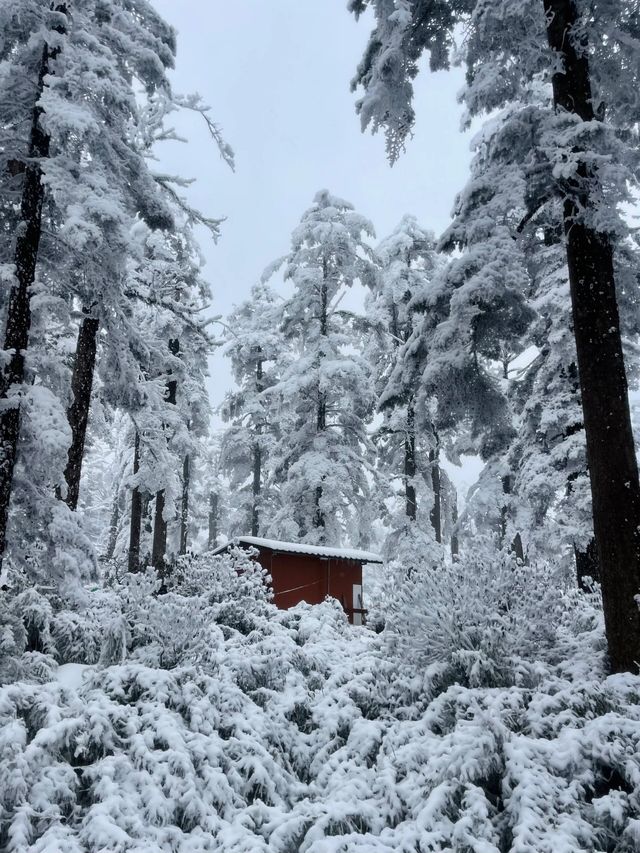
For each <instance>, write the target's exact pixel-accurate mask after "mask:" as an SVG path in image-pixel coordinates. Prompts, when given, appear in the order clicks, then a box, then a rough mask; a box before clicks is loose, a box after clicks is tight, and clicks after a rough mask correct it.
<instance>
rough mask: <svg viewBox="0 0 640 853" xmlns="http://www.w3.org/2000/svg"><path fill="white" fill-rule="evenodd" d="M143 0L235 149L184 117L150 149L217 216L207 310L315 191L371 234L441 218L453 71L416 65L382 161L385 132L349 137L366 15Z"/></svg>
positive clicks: (216, 364)
mask: <svg viewBox="0 0 640 853" xmlns="http://www.w3.org/2000/svg"><path fill="white" fill-rule="evenodd" d="M154 2H155V5H156V7H157V8H158V10H159V11H160V12H161V13H162V14H163V16H164V17H165V18H166V19H167V20H168V21H169V22H170V23H171V24H173V25H174V26H175V28H176V29H177V31H178V57H177V63H176V71H175V73H174V75H173V83H174V88H175V90H176V91H178V92H181V93H190V92H193V91H197V92H199V93H200V94H201V95H202V96H203V98H204V99H205V100H206V101H207V103H208V104H209V105H210V106H211V107H212V109H213V113H214V116H215V118H216V120H217V121H218V123H219V124H220V125H221V126H222V128H223V130H224V134H225V138H226V140H227V141H228V142H229V143H230V144H231V146H232V147H233V149H234V151H235V154H236V171H235V173H231V172H230V171H229V170H228V169H227V167H226V166H225V164H224V163H223V162H222V161H221V160H220V158H219V156H218V153H217V151H216V150H215V148H214V146H213V144H212V142H211V140H210V138H209V137H208V133H207V131H206V129H205V128H204V125H203V124H202V123H199V122H198V121H197V119H196V117H186V118H185V119H180V122H179V125H178V127H179V130H180V131H181V133H182V134H183V135H185V136H187V137H188V138H189V140H190V142H189V144H188V145H178V144H175V143H173V144H171V145H166V146H165V147H164V149H163V151H162V166H163V168H166V169H168V170H169V169H170V170H172V171H174V172H176V173H179V174H181V175H183V176H185V177H195V178H197V183H196V184H195V185H194V186H193V187H192V188H191V189H190V190H189V196H190V199H191V201H192V202H193V203H194V204H195V205H196V206H197V207H199V208H200V209H201V210H203V211H204V212H206V213H207V214H211V215H215V216H226V218H227V219H226V222H225V223H224V225H223V229H222V237H221V239H220V241H219V243H218V245H217V246H216V245H213V244H212V242H211V240H209V239H207V238H206V235H202V237H203V239H202V241H201V242H202V249H203V252H204V255H205V257H206V259H207V266H206V269H205V275H206V277H207V279H208V280H209V282H210V283H211V286H212V289H213V295H214V306H213V307H214V312H215V313H218V314H227V313H228V312H229V310H230V309H231V308H232V306H233V305H234V304H236V303H238V302H241V301H242V300H243V299H245V298H246V297H247V295H248V292H249V289H250V288H251V286H252V285H253V284H254V283H255V282H256V281H257V280H258V279H259V277H260V275H261V273H262V271H263V269H264V268H265V267H266V266H267V264H269V263H270V262H271V261H272V260H273V259H274V258H277V257H279V256H280V255H282V254H284V253H285V252H286V251H287V248H288V240H289V235H290V233H291V230H292V229H293V228H294V227H295V225H296V223H297V222H298V220H299V218H300V215H301V214H302V212H303V211H304V210H305V209H306V208H307V207H308V206H309V204H310V203H311V200H312V198H313V196H314V194H315V193H316V191H317V190H319V189H322V188H327V189H329V190H330V191H331V192H332V193H334V194H335V195H339V196H342V197H343V198H346V199H348V200H349V201H350V202H352V204H354V205H355V207H356V209H357V210H358V211H359V212H360V213H362V214H364V215H365V216H367V217H369V219H371V220H372V221H373V223H374V225H375V228H376V233H377V236H378V238H382V237H384V236H386V234H387V233H388V232H389V231H390V230H391V229H392V228H393V227H394V226H395V225H396V224H397V222H398V221H399V220H400V218H401V217H402V216H403V214H405V213H412V214H414V215H416V216H417V217H418V218H419V220H420V221H421V222H422V223H423V224H424V225H426V226H427V227H429V228H432V229H433V230H434V231H436V232H440V231H441V230H442V229H443V228H444V227H445V226H446V225H447V223H448V220H449V214H450V211H451V207H452V205H453V201H454V197H455V194H456V192H457V191H458V190H459V189H460V188H461V187H462V186H463V184H464V182H465V179H466V175H467V167H468V163H469V157H470V155H469V139H468V137H467V136H465V135H463V134H461V133H460V132H459V126H460V115H461V108H460V107H459V106H458V104H457V103H456V93H457V91H458V90H459V88H460V87H461V86H462V76H461V73H460V72H458V71H455V72H450V73H449V74H444V73H440V74H437V75H431V74H429V73H426V72H425V73H423V74H422V75H420V77H419V78H418V81H417V84H416V112H417V117H418V119H417V126H416V132H415V136H414V138H413V140H412V141H411V142H410V144H409V146H408V149H407V152H406V154H405V155H404V157H403V158H402V159H401V161H400V162H399V163H398V164H396V165H395V166H394V167H393V169H391V168H390V167H389V165H388V164H387V162H386V160H385V152H384V139H383V137H382V136H380V135H378V136H374V137H372V136H371V135H370V134H369V133H367V134H363V133H361V131H360V122H359V118H358V117H357V116H356V114H355V111H354V101H355V96H354V94H353V93H351V92H350V90H349V82H350V80H351V78H352V77H353V75H354V72H355V69H356V66H357V64H358V62H359V60H360V57H361V55H362V50H363V47H364V45H365V42H366V39H367V36H368V33H369V30H370V28H371V27H370V23H371V22H370V20H361V21H360V23H356V21H355V19H354V18H353V16H352V15H350V14H349V13H348V12H347V10H346V5H347V4H346V0H154ZM230 382H231V380H230V375H229V370H228V367H227V365H226V364H225V360H224V359H222V358H221V357H220V356H219V355H218V356H214V357H213V358H212V360H211V382H210V393H211V399H212V404H213V406H214V407H216V406H217V405H218V404H219V403H220V401H221V399H222V397H223V395H224V392H225V391H226V390H227V388H228V387H229V386H230ZM461 485H462V484H461Z"/></svg>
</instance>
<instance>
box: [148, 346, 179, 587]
mask: <svg viewBox="0 0 640 853" xmlns="http://www.w3.org/2000/svg"><path fill="white" fill-rule="evenodd" d="M169 351H170V352H171V354H172V355H176V356H177V355H178V354H179V352H180V341H178V340H177V339H176V338H172V339H171V340H170V341H169ZM177 392H178V383H177V381H176V380H175V379H170V380H169V381H168V382H167V403H169V404H170V405H172V406H175V404H176V396H177ZM164 507H165V495H164V489H162V490H161V491H159V492H158V493H157V494H156V507H155V515H154V521H153V543H152V546H151V564H152V566H153V567H154V569H155V570H156V572H157V573H158V577H159V578H160V580H161V581H162V585H163V588H164V581H165V579H166V577H167V559H166V557H167V522H166V520H165V517H164Z"/></svg>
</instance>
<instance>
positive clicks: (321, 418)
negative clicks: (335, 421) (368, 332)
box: [313, 261, 329, 528]
mask: <svg viewBox="0 0 640 853" xmlns="http://www.w3.org/2000/svg"><path fill="white" fill-rule="evenodd" d="M327 277H328V270H327V262H326V261H324V262H323V268H322V287H321V290H320V334H321V335H322V336H323V337H326V336H327V334H328V328H327V324H328V308H329V291H328V286H327ZM326 428H327V395H326V393H325V392H324V391H321V390H320V389H318V408H317V412H316V433H317V434H318V435H320V433H321V432H324V431H325V430H326ZM314 500H315V515H314V519H313V525H314V527H321V528H324V527H325V526H326V520H325V517H324V512H323V511H322V509H321V507H320V501H321V500H322V486H321V485H319V486H316V489H315V494H314Z"/></svg>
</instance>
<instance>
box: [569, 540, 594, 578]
mask: <svg viewBox="0 0 640 853" xmlns="http://www.w3.org/2000/svg"><path fill="white" fill-rule="evenodd" d="M573 552H574V554H575V558H576V577H577V580H578V587H579V588H580V589H581V590H584V591H588V590H589V585H588V584H587V583H586V580H585V579H586V578H592V579H593V580H594V581H597V582H598V583H599V582H600V567H599V565H598V551H597V549H596V541H595V539H593V538H591V539H590V540H589V543H588V545H587V547H586V548H585V549H584V551H583V550H581V549H580V548H577V547H575V546H574V549H573Z"/></svg>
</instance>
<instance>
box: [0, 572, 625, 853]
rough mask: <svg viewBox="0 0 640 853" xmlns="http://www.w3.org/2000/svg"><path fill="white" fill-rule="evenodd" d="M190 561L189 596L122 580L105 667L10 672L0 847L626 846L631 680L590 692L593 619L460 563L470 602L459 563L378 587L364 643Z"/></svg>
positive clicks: (568, 601)
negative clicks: (388, 592) (125, 586)
mask: <svg viewBox="0 0 640 853" xmlns="http://www.w3.org/2000/svg"><path fill="white" fill-rule="evenodd" d="M210 559H211V558H210V557H207V558H205V559H204V560H203V561H201V562H200V563H199V565H197V566H196V568H195V570H194V571H196V572H201V573H202V574H203V576H204V578H205V579H206V578H208V582H207V583H208V585H205V586H203V587H202V588H200V590H198V589H195V588H191V586H190V583H191V581H190V580H189V578H190V577H191V576H190V575H189V573H188V572H185V573H184V575H183V577H182V578H179V579H178V582H177V584H176V588H175V589H174V590H173V591H172V592H170V593H169V594H168V595H166V596H162V597H154V596H153V595H148V588H147V584H152V581H151V578H145V576H142V577H139V578H136V579H134V581H133V582H132V583H131V584H130V585H129V592H126V593H125V594H124V595H123V596H122V600H123V606H122V610H121V612H120V613H112V614H110V615H109V618H112V619H114V620H116V621H117V620H120V623H119V624H120V629H119V630H120V631H121V634H120V635H119V636H120V641H119V642H120V646H119V647H118V648H116V652H117V654H118V655H119V657H118V660H121V661H122V662H118V663H111V664H109V665H103V666H100V665H97V664H95V663H93V664H90V665H87V664H81V663H77V664H75V665H74V666H73V668H71V669H70V667H69V664H64V666H63V667H61V670H59V671H58V672H59V675H57V674H56V666H57V664H56V662H55V660H54V659H53V657H52V653H57V654H58V659H59V660H60V661H64V660H65V658H64V655H61V654H60V652H59V651H55V650H54V646H55V639H51V641H50V642H51V644H52V645H51V648H49V649H48V650H43V651H38V652H34V651H31V652H25V653H24V655H25V656H26V657H27V658H29V660H31V658H37V661H39V663H38V667H39V669H38V667H36V669H38V673H39V674H37V675H36V676H34V674H33V671H32V670H33V667H32V669H29V665H30V664H29V665H27V664H28V662H27V661H25V660H22V662H21V666H22V667H23V680H22V681H14V682H12V683H8V684H7V685H6V686H5V687H4V688H2V690H0V780H1V781H0V809H1V818H2V822H1V823H0V849H2V850H5V849H6V850H7V851H30V853H31V851H39V853H43V851H51V853H53V851H56V853H57V851H60V850H64V851H65V853H66V851H70V853H75V851H87V850H90V851H100V850H105V851H106V850H108V851H137V853H143V851H144V853H152V851H153V853H157V851H163V853H164V851H167V853H168V851H181V853H182V851H186V853H189V851H214V850H216V851H219V850H224V851H225V853H248V851H252V853H253V851H257V853H260V851H265V853H266V851H269V853H292V851H303V853H339V851H341V852H342V853H346V851H349V853H351V851H362V853H365V851H366V853H392V851H393V853H397V851H407V853H409V851H411V853H413V851H417V850H421V851H428V850H431V851H445V850H450V851H456V853H471V851H473V853H503V851H512V853H547V851H548V853H552V851H553V853H558V851H566V852H567V853H569V851H571V853H578V851H595V850H603V851H604V850H616V851H621V853H630V852H631V851H635V850H637V849H638V844H639V843H640V821H639V820H638V815H640V678H638V677H637V676H633V675H626V676H621V675H617V676H612V677H609V678H606V677H604V676H603V674H602V672H603V667H604V658H603V652H602V626H601V624H600V617H599V611H598V610H597V608H596V606H595V604H596V602H595V601H594V600H592V599H591V598H589V597H585V596H580V597H579V596H571V595H570V594H569V593H568V592H567V591H566V590H563V588H562V584H561V583H560V581H559V579H557V578H554V576H553V574H552V573H549V572H548V571H547V570H544V569H542V570H540V571H541V572H542V574H541V575H540V576H539V579H537V578H536V572H537V571H538V570H532V569H529V570H528V572H529V576H528V577H527V570H525V569H523V570H522V572H520V571H514V570H513V567H512V566H511V564H509V563H506V562H505V563H501V564H498V565H495V566H493V568H491V567H490V566H487V565H486V564H481V563H479V562H477V561H476V568H477V569H478V570H479V572H489V577H488V578H487V577H485V583H484V587H483V585H482V583H481V582H480V579H477V580H476V579H475V578H474V577H473V576H472V575H471V574H470V573H469V569H470V566H469V565H467V566H466V574H465V575H464V577H461V576H460V572H461V571H462V569H460V568H458V567H453V568H452V569H443V570H439V571H440V574H439V577H438V583H436V575H435V574H432V575H430V576H426V575H425V576H421V577H419V578H415V577H414V578H413V579H411V580H410V582H408V583H407V582H405V581H403V582H402V583H401V584H400V583H398V584H396V589H397V591H400V588H401V587H402V590H403V591H402V595H401V596H400V597H399V598H398V603H397V605H394V608H392V609H390V611H389V613H388V619H387V628H386V630H385V632H383V633H382V634H380V635H376V634H375V633H373V632H371V631H369V630H367V629H364V628H353V627H351V626H350V625H348V623H347V621H346V617H345V615H344V613H343V612H342V609H341V608H340V606H339V605H338V604H337V602H334V601H327V602H325V603H324V604H322V605H318V606H314V607H310V606H308V605H305V604H301V605H299V606H298V607H296V608H294V609H293V610H290V611H284V612H283V611H278V610H276V609H275V608H274V607H273V606H272V605H271V604H270V603H269V602H268V601H267V600H266V599H265V597H264V595H262V596H261V597H260V595H258V596H257V597H256V595H255V593H257V592H258V589H263V587H262V585H261V582H260V586H258V581H259V580H260V579H259V578H258V579H256V578H254V579H252V578H251V577H250V576H246V575H245V576H243V575H242V574H240V575H238V574H236V572H235V571H231V567H230V564H229V563H227V564H225V565H223V566H221V567H220V566H219V567H217V568H215V569H214V570H213V572H212V571H210V569H211V564H210V563H209V561H210ZM508 569H509V571H510V572H511V574H509V573H508V571H507V570H508ZM491 573H492V574H491ZM543 577H544V578H545V580H544V583H543V580H542V578H543ZM204 582H205V581H204V580H203V584H204ZM254 583H255V584H256V586H255V588H254V591H253V593H251V594H249V592H248V588H249V587H251V584H254ZM456 583H457V584H458V587H459V589H458V592H457V596H454V590H455V589H456ZM460 587H461V588H460ZM543 588H544V589H547V588H548V589H549V590H551V591H550V592H549V598H548V599H547V598H544V599H540V600H539V602H538V607H537V609H536V607H535V606H534V605H535V601H536V596H537V595H539V594H540V593H541V592H542V590H543ZM427 592H428V593H429V596H430V597H425V596H426V595H427ZM223 593H224V594H223ZM109 595H112V594H111V593H108V592H105V591H96V592H95V593H94V597H95V598H96V599H97V600H100V601H102V603H101V604H99V605H95V607H96V609H94V610H93V611H92V610H91V609H90V610H89V611H88V613H90V614H93V616H94V617H95V613H96V612H98V611H100V612H103V611H104V606H103V600H104V598H105V597H106V598H108V597H109ZM447 596H449V597H450V596H454V597H453V598H451V599H450V600H451V603H452V605H453V606H452V610H451V612H449V613H447V612H445V611H444V610H443V609H442V606H443V604H444V602H445V601H446V599H447ZM496 600H499V601H500V602H501V604H500V607H499V608H498V613H499V614H500V615H499V617H496V615H495V613H496V610H495V608H494V603H495V601H496ZM238 602H241V606H240V604H239V603H238ZM409 602H412V603H413V604H412V607H413V610H407V609H406V605H407V603H409ZM551 602H554V604H553V607H554V608H555V609H553V610H549V609H548V608H549V606H550V603H551ZM29 607H30V612H31V614H32V615H33V612H34V609H35V610H38V608H37V607H36V606H35V604H34V601H33V600H31V602H30V603H29ZM101 608H102V610H101ZM54 609H55V608H54ZM187 612H188V613H190V614H191V621H189V620H188V619H187V618H186V613H187ZM403 612H404V613H405V627H404V628H402V627H401V625H402V623H401V621H400V616H401V614H402V613H403ZM47 618H49V620H50V624H49V628H48V629H47V630H48V636H49V637H51V638H55V637H56V636H57V634H56V630H58V629H56V628H55V627H53V628H52V627H51V620H52V622H53V624H54V625H55V624H56V620H58V619H59V613H58V614H57V613H55V612H52V613H51V614H49V616H48V617H47ZM527 619H530V620H532V622H535V625H534V624H532V625H531V626H530V628H527V627H526V626H525V621H526V620H527ZM45 621H46V620H45ZM465 622H467V623H468V626H467V628H466V629H465V627H464V623H465ZM40 623H41V625H42V624H44V622H43V619H41V620H40ZM541 623H542V625H543V627H541ZM65 624H67V623H65ZM536 626H537V627H536ZM67 629H68V630H67V632H66V634H65V636H66V635H67V634H70V635H72V634H73V633H74V631H75V628H74V629H73V630H71V629H69V628H68V625H67ZM174 629H175V630H174ZM427 629H428V631H430V632H431V641H430V642H427V640H426V639H425V634H424V633H423V632H424V631H426V630H427ZM87 633H90V632H89V631H87ZM112 633H113V634H117V630H115V629H114V630H113V632H112ZM47 642H49V641H47ZM110 643H112V640H110V639H109V637H108V636H107V641H106V643H105V646H107V647H109V646H110ZM537 643H540V646H539V648H540V652H541V653H540V655H539V656H538V657H537V658H536V654H535V649H536V644H537ZM115 646H118V644H117V643H116V644H115ZM70 648H71V649H72V654H73V655H74V656H75V655H76V646H75V645H74V644H71V646H70ZM111 651H113V649H111ZM91 654H92V655H93V656H94V657H95V653H94V652H93V651H92V652H91ZM102 654H103V658H104V657H105V653H104V648H103V651H102ZM501 656H502V657H501ZM502 658H504V661H503V662H502V663H501V660H502Z"/></svg>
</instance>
